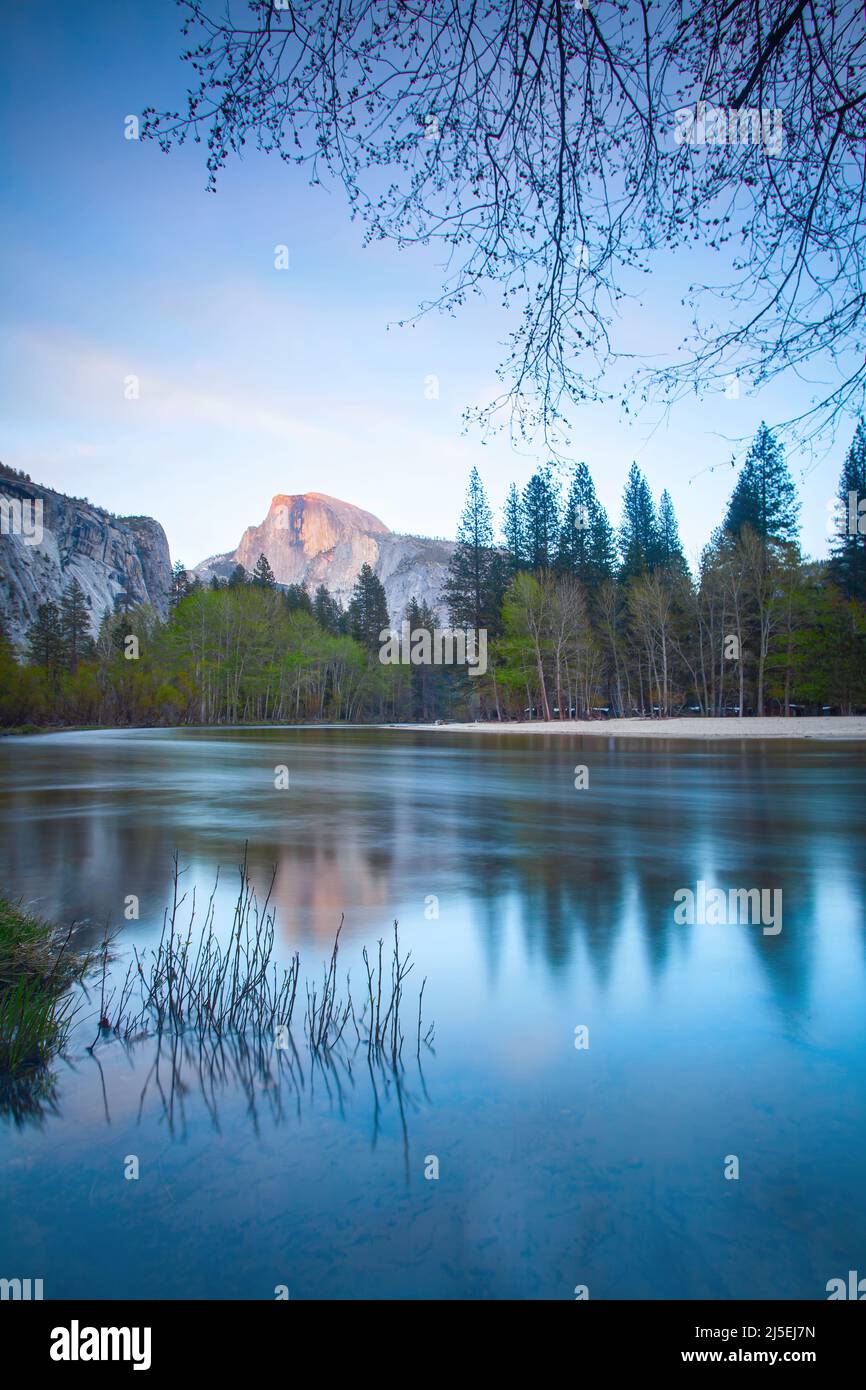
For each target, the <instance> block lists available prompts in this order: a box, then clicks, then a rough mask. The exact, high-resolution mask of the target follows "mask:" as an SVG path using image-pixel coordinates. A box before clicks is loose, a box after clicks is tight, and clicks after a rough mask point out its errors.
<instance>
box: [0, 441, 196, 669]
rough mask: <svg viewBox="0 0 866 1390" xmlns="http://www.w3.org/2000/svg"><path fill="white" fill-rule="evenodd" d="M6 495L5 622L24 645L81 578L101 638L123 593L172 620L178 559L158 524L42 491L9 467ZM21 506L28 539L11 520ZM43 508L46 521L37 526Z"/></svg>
mask: <svg viewBox="0 0 866 1390" xmlns="http://www.w3.org/2000/svg"><path fill="white" fill-rule="evenodd" d="M0 497H2V498H3V499H6V503H5V506H6V515H7V521H6V523H5V524H4V526H3V528H2V529H3V532H4V533H3V534H0V616H2V619H3V625H4V628H5V630H6V632H7V635H8V636H9V637H10V639H11V640H12V641H13V642H14V643H15V644H16V645H17V646H18V647H21V646H22V645H23V643H24V640H25V634H26V632H27V629H28V628H29V626H30V624H31V623H32V622H33V620H34V618H35V617H36V610H37V608H38V606H39V604H40V603H45V602H46V601H47V600H49V599H53V600H54V601H55V602H56V601H58V600H59V599H60V596H61V594H62V592H63V589H64V588H65V586H66V585H67V584H68V583H69V581H70V580H71V579H73V578H75V579H77V580H78V582H79V584H80V585H81V587H82V589H83V590H84V593H85V595H86V597H87V600H88V605H89V609H90V623H91V627H92V629H93V631H94V633H95V632H96V631H97V630H98V628H99V624H100V622H101V621H102V618H103V616H104V614H105V612H106V610H107V611H109V612H112V611H113V610H114V606H115V600H116V599H117V598H118V597H119V596H120V595H121V594H123V593H126V594H127V595H128V599H129V602H130V603H131V604H139V603H149V604H152V606H153V607H154V608H155V609H156V610H157V612H158V613H159V614H160V616H161V617H165V615H166V613H167V611H168V595H169V590H170V587H171V560H170V557H169V552H168V541H167V540H166V537H165V532H164V531H163V529H162V527H161V526H160V524H159V522H158V521H154V520H153V518H152V517H149V516H114V515H112V513H111V512H106V511H103V509H102V508H101V507H97V506H95V505H94V504H93V503H92V502H89V501H88V500H87V499H86V498H81V497H67V496H65V495H64V494H63V493H61V492H54V491H53V489H51V488H47V487H41V486H40V485H39V484H38V483H34V482H31V481H30V480H29V479H27V478H24V477H22V476H21V475H20V474H18V473H16V472H14V471H13V470H12V469H9V468H6V467H5V466H4V465H2V464H0ZM13 504H18V506H19V507H20V508H22V509H23V515H24V516H25V518H28V519H29V524H28V525H25V529H24V533H22V532H21V531H20V530H19V529H18V528H17V527H15V526H14V525H13V524H10V521H9V520H8V518H9V517H10V516H11V506H12V505H13ZM37 507H41V510H40V511H39V512H38V515H39V516H40V517H41V521H40V522H39V523H38V525H34V520H35V517H36V515H37V511H36V508H37ZM18 515H19V516H20V515H21V512H18Z"/></svg>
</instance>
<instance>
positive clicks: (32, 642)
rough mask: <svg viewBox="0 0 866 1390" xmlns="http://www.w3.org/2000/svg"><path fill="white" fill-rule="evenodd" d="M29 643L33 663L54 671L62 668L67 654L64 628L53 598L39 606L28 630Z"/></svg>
mask: <svg viewBox="0 0 866 1390" xmlns="http://www.w3.org/2000/svg"><path fill="white" fill-rule="evenodd" d="M27 644H28V647H29V649H30V661H31V663H32V665H34V666H44V667H45V669H46V670H47V671H50V672H52V673H56V672H57V671H59V670H60V669H61V667H62V666H63V664H64V655H65V653H64V643H63V629H62V627H61V622H60V609H59V608H58V607H57V604H56V603H54V601H53V600H52V599H48V601H47V602H46V603H40V605H39V607H38V608H37V610H36V619H35V621H34V622H33V623H31V625H30V627H29V628H28V631H27Z"/></svg>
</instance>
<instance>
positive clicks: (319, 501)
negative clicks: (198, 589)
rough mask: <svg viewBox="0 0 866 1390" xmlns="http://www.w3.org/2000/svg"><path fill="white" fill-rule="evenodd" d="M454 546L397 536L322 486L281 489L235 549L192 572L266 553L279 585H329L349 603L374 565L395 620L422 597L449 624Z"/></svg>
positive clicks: (221, 571)
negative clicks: (365, 568)
mask: <svg viewBox="0 0 866 1390" xmlns="http://www.w3.org/2000/svg"><path fill="white" fill-rule="evenodd" d="M453 552H454V543H453V542H452V541H441V540H427V539H425V538H423V537H421V536H403V535H398V534H397V533H395V532H394V531H390V530H389V529H388V527H387V526H386V525H385V524H384V522H382V521H380V520H379V518H378V517H375V516H373V515H371V513H370V512H365V511H362V510H361V508H360V507H354V506H352V505H351V503H349V502H340V501H338V500H337V498H335V497H326V496H325V495H324V494H323V493H321V492H306V493H304V494H303V495H300V496H297V495H295V496H288V495H286V494H283V493H278V494H277V496H276V497H274V499H273V501H272V502H271V505H270V508H269V510H268V514H267V516H266V517H265V519H264V521H263V522H262V524H261V525H260V526H249V527H247V529H246V531H245V532H244V534H243V536H242V537H241V540H240V543H239V545H238V547H237V549H236V550H233V551H232V552H231V553H229V554H225V555H213V556H211V557H210V559H208V560H203V561H202V562H201V564H200V565H197V566H196V569H195V571H194V572H195V573H196V574H197V575H199V576H200V577H201V578H202V579H205V580H207V579H209V578H210V577H211V576H212V575H218V576H219V577H220V578H227V577H228V575H230V574H231V572H232V570H233V569H234V567H235V566H236V565H238V564H241V565H243V567H244V569H246V570H252V569H253V568H254V567H255V564H256V561H257V560H258V558H259V556H260V555H262V554H264V555H266V556H267V557H268V561H269V563H270V566H271V569H272V570H273V572H274V575H275V577H276V579H277V582H278V583H279V584H306V586H307V588H308V590H309V592H310V594H311V595H312V594H313V593H314V592H315V590H316V589H317V588H318V586H319V585H320V584H324V585H325V587H326V588H327V589H328V590H329V592H330V593H331V594H333V595H334V597H335V598H338V599H340V601H341V602H342V603H343V604H346V603H347V602H348V600H349V598H350V596H351V592H352V586H353V585H354V583H355V580H356V579H357V578H358V573H359V571H360V569H361V566H362V565H364V564H368V565H370V567H371V569H372V570H373V572H374V573H375V574H376V575H378V577H379V579H381V581H382V584H383V585H384V588H385V593H386V595H387V599H388V610H389V612H390V614H391V619H392V621H393V622H399V621H400V620H401V619H402V617H403V614H404V611H405V608H406V605H407V603H408V602H409V601H410V599H412V598H417V599H418V600H419V602H421V601H424V602H426V603H427V604H429V606H430V607H431V608H432V609H433V611H434V613H436V614H437V616H438V619H439V621H440V622H441V623H443V624H445V623H446V622H447V615H446V612H445V609H444V607H443V605H442V601H441V596H442V586H443V584H444V582H445V576H446V573H447V570H448V562H449V560H450V558H451V555H452V554H453Z"/></svg>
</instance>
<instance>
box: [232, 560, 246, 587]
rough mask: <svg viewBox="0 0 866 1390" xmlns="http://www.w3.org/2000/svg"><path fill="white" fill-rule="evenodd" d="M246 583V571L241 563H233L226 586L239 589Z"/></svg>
mask: <svg viewBox="0 0 866 1390" xmlns="http://www.w3.org/2000/svg"><path fill="white" fill-rule="evenodd" d="M246 583H247V572H246V570H245V569H244V567H243V565H235V567H234V569H233V570H232V572H231V574H230V575H229V582H228V587H229V588H230V589H241V588H243V586H244V584H246Z"/></svg>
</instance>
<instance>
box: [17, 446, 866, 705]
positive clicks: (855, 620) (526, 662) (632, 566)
mask: <svg viewBox="0 0 866 1390" xmlns="http://www.w3.org/2000/svg"><path fill="white" fill-rule="evenodd" d="M563 472H564V470H563V469H562V468H554V467H553V466H544V467H541V468H539V469H538V470H537V471H536V472H535V474H534V475H533V476H532V477H531V478H530V480H529V482H528V483H527V484H526V485H525V487H524V488H523V489H522V490H519V489H518V488H517V487H516V486H515V485H512V487H511V488H510V489H509V492H508V495H507V498H506V503H505V507H504V512H503V517H502V524H501V531H500V533H499V534H497V531H496V528H495V527H494V519H493V513H492V509H491V507H490V505H489V503H488V500H487V496H486V493H485V489H484V485H483V483H482V480H481V477H480V475H479V473H478V471H477V469H474V468H473V469H472V471H471V474H470V479H469V486H468V491H467V497H466V504H465V506H464V509H463V513H462V516H461V518H460V523H459V527H458V534H457V544H456V547H455V550H454V553H453V556H452V559H451V562H450V564H449V568H448V573H447V578H446V580H445V584H444V588H443V593H442V595H441V605H442V607H444V609H445V610H446V611H447V613H448V615H449V621H450V623H451V625H452V626H453V627H454V628H459V629H466V630H470V629H474V630H484V631H486V632H487V634H488V669H487V672H486V674H485V675H483V676H480V677H472V678H470V677H469V675H468V672H467V670H466V669H465V668H462V669H461V668H454V667H448V666H432V665H426V666H425V665H420V666H419V665H387V664H383V662H382V661H381V660H380V655H379V654H380V648H381V645H382V644H381V633H382V631H383V630H384V629H387V628H388V627H390V626H391V625H392V624H394V625H399V623H400V622H401V621H402V620H403V619H404V618H405V619H406V620H408V622H409V624H410V627H411V629H412V630H413V631H418V630H419V629H424V630H427V631H430V632H432V631H433V629H434V628H435V627H436V626H437V625H438V623H439V616H438V613H437V612H434V611H433V610H432V609H431V607H430V606H429V605H428V604H426V603H424V602H422V601H419V600H418V599H413V600H412V601H411V603H410V604H409V605H408V608H407V609H406V612H405V613H403V614H390V615H389V612H388V605H387V599H386V595H385V590H384V588H383V586H382V584H381V582H380V580H379V579H378V577H377V576H376V575H375V574H374V572H373V570H372V569H371V567H370V566H369V565H364V566H363V568H362V570H361V572H360V574H359V576H358V579H357V581H356V583H355V586H354V589H353V591H352V594H351V596H350V599H349V602H348V604H346V605H345V606H343V604H341V603H340V601H339V600H338V599H337V598H336V597H335V596H333V595H332V594H331V593H329V591H328V589H327V588H326V587H325V586H324V585H320V586H319V587H318V588H317V589H316V591H315V592H314V593H313V594H312V595H311V594H310V593H309V592H308V590H307V589H306V587H305V586H304V585H298V584H296V585H287V586H281V585H278V584H277V582H276V580H275V577H274V574H273V571H272V569H271V566H270V564H269V562H268V559H267V557H266V556H264V555H261V556H260V557H259V560H258V562H257V564H256V565H255V567H254V569H253V570H252V572H251V573H247V572H246V570H245V569H244V568H243V566H241V565H238V566H236V568H235V569H234V571H233V572H232V574H231V575H230V576H229V577H228V578H225V579H222V578H216V577H215V578H213V579H212V580H211V581H210V583H209V584H208V585H205V584H204V583H203V582H202V581H201V579H200V578H198V577H196V576H191V575H190V574H189V573H188V572H187V570H186V569H185V567H184V566H183V565H182V564H181V563H180V562H178V563H176V564H175V566H174V570H173V574H172V581H171V590H170V593H169V595H168V602H169V611H168V617H167V619H166V620H165V621H163V620H161V618H160V617H159V615H158V614H157V612H156V611H155V609H153V608H152V607H150V606H148V605H135V604H133V603H131V601H130V599H129V596H128V595H127V594H126V593H125V592H121V593H120V594H119V595H118V598H117V600H116V602H115V606H114V609H113V611H108V612H106V613H105V614H104V615H103V616H102V618H101V620H100V622H99V625H98V629H97V630H96V632H95V634H94V622H93V616H94V615H93V613H92V609H91V606H90V601H89V600H88V598H87V595H86V594H85V592H84V590H83V589H82V587H81V585H80V584H79V582H78V581H77V579H75V578H71V579H70V580H69V582H68V583H67V585H66V588H65V590H64V592H63V594H62V596H61V598H60V600H59V602H54V601H52V600H49V601H46V602H45V603H43V604H41V605H40V606H39V609H38V611H37V615H36V618H35V621H34V622H33V624H32V625H31V627H30V629H29V632H28V634H27V648H26V652H25V653H24V656H23V659H19V655H18V654H17V653H16V652H15V651H14V649H13V647H12V645H11V643H10V642H9V641H8V639H7V638H6V636H5V635H4V634H3V632H2V629H0V722H2V723H3V724H4V725H6V726H10V725H11V726H20V725H27V724H34V725H37V726H38V725H46V724H60V725H69V724H109V725H123V724H136V725H139V724H143V725H148V724H183V723H191V724H219V723H250V722H269V721H276V722H282V721H290V722H291V721H306V720H338V721H358V722H362V721H381V720H422V721H426V720H432V719H436V718H446V719H447V718H466V717H470V718H476V717H477V718H496V719H513V718H530V719H535V718H539V719H569V718H594V717H598V718H603V717H606V716H608V715H610V716H624V715H625V716H627V715H642V716H657V717H668V716H673V715H677V714H683V713H692V714H700V715H719V714H727V715H743V714H762V713H775V714H786V715H790V714H797V713H805V712H820V711H821V710H822V709H825V708H829V709H831V710H833V711H838V712H842V713H850V712H853V711H855V710H857V709H861V708H863V707H866V660H864V657H866V535H861V534H859V532H858V531H857V529H856V527H855V528H854V529H853V530H852V529H851V528H849V525H848V520H849V510H850V508H849V500H850V494H852V493H853V494H854V495H855V496H856V497H857V498H860V499H862V498H866V425H864V423H863V422H861V423H860V424H859V425H858V426H857V429H856V431H855V434H854V437H853V440H852V442H851V445H850V448H849V449H848V452H847V455H846V458H845V462H844V466H843V469H842V474H841V477H840V480H839V489H838V504H839V505H838V518H837V519H838V525H836V526H834V534H833V540H832V545H831V554H830V557H829V559H828V560H826V561H813V560H810V559H808V558H807V557H804V556H803V554H802V552H801V550H800V546H799V542H798V534H799V505H798V500H797V494H796V488H795V486H794V483H793V481H792V479H791V476H790V472H789V470H788V467H787V464H786V461H785V457H784V452H783V450H782V448H781V446H780V444H779V442H778V441H777V439H776V438H775V437H774V435H773V433H772V431H770V430H769V429H768V428H767V427H766V425H762V426H761V427H760V429H759V430H758V433H757V435H756V437H755V439H754V441H753V443H752V446H751V448H750V450H749V452H748V455H747V457H746V460H745V464H744V466H743V468H742V470H741V472H740V474H739V477H738V479H737V482H736V485H735V487H734V490H733V493H732V496H731V498H730V501H729V504H728V507H727V510H726V513H725V516H724V519H723V521H722V522H721V524H720V525H719V526H718V527H717V528H716V530H715V531H714V532H713V533H712V535H711V537H710V539H709V541H708V543H707V545H706V546H705V548H704V550H703V553H702V555H701V557H700V562H699V565H698V568H697V573H695V574H693V573H692V572H691V570H690V568H689V565H688V563H687V560H686V557H685V554H684V552H683V548H682V544H681V541H680V536H679V528H678V525H677V519H676V514H675V511H674V506H673V502H672V499H671V497H670V495H669V494H668V492H667V491H664V492H663V493H662V495H661V497H660V499H659V501H658V504H657V505H656V503H655V502H654V499H653V497H652V494H651V491H650V488H649V486H648V484H647V481H646V479H645V478H644V476H643V475H642V473H641V471H640V470H639V469H638V467H637V466H636V465H634V464H633V465H632V467H631V469H630V471H629V474H628V478H627V480H626V484H625V490H624V494H623V503H622V513H621V518H620V522H619V525H618V526H617V527H614V526H613V525H612V523H611V521H610V519H609V517H608V515H607V512H606V511H605V508H604V507H603V505H602V504H601V502H600V501H599V499H598V496H597V494H596V491H595V487H594V484H593V480H592V476H591V473H590V470H589V468H588V467H587V465H586V464H585V463H577V464H575V465H573V466H572V467H571V468H570V469H569V470H567V471H566V473H565V476H563Z"/></svg>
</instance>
